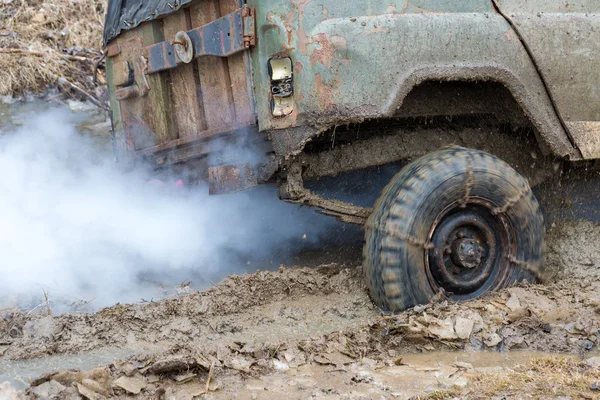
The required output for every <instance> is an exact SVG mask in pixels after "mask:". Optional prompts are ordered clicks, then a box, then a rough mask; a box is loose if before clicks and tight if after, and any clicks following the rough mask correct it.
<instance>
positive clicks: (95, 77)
mask: <svg viewBox="0 0 600 400" xmlns="http://www.w3.org/2000/svg"><path fill="white" fill-rule="evenodd" d="M105 57H106V53H104V52H102V57H100V59H98V61H96V62H94V85H97V84H98V66H99V65H100V63H101V62H102V60H104V58H105Z"/></svg>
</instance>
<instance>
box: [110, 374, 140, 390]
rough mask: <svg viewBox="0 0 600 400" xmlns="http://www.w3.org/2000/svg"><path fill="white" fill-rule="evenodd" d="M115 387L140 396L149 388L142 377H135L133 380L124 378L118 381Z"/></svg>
mask: <svg viewBox="0 0 600 400" xmlns="http://www.w3.org/2000/svg"><path fill="white" fill-rule="evenodd" d="M113 385H114V386H116V387H119V388H121V389H123V390H125V391H127V392H129V393H131V394H139V393H140V392H141V391H142V390H143V389H144V388H145V387H146V386H147V382H146V379H144V378H143V377H142V376H134V377H131V378H130V377H128V376H122V377H120V378H119V379H117V380H116V381H115V382H114V384H113Z"/></svg>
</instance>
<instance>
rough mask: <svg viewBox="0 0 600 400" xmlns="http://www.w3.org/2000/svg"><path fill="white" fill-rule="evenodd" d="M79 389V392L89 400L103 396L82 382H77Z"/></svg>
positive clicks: (98, 399) (95, 399)
mask: <svg viewBox="0 0 600 400" xmlns="http://www.w3.org/2000/svg"><path fill="white" fill-rule="evenodd" d="M77 391H78V392H79V394H80V395H81V396H82V397H83V398H84V399H87V400H100V399H102V396H101V395H99V394H98V393H96V392H94V391H93V390H91V389H88V388H87V387H85V386H83V385H82V384H81V383H78V384H77Z"/></svg>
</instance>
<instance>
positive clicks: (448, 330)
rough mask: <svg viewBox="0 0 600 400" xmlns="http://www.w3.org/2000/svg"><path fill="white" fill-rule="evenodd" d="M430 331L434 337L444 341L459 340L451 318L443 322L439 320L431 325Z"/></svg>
mask: <svg viewBox="0 0 600 400" xmlns="http://www.w3.org/2000/svg"><path fill="white" fill-rule="evenodd" d="M428 330H429V332H430V333H431V334H432V335H434V336H437V337H438V338H439V339H442V340H452V339H456V338H457V336H456V332H455V331H454V324H453V323H452V318H450V317H448V318H446V319H445V320H443V321H439V320H438V322H437V323H433V324H431V325H429V326H428Z"/></svg>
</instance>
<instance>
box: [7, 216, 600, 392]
mask: <svg viewBox="0 0 600 400" xmlns="http://www.w3.org/2000/svg"><path fill="white" fill-rule="evenodd" d="M548 236H549V237H548V240H547V261H546V263H547V265H548V268H549V270H550V274H549V278H548V281H547V282H546V284H544V285H528V284H522V285H520V286H517V287H514V288H510V289H507V290H504V291H501V292H499V293H493V294H490V295H489V296H487V297H485V298H482V299H479V300H475V301H472V302H467V303H461V304H451V303H449V302H448V301H445V300H443V301H433V302H432V303H431V304H429V305H425V306H418V307H415V308H414V309H411V310H409V311H406V312H404V313H402V314H399V315H396V316H387V315H381V314H380V313H379V311H378V310H377V309H376V308H375V307H374V306H373V305H372V303H371V301H370V300H369V297H368V295H367V293H366V291H365V289H364V287H363V284H362V278H361V273H362V271H361V269H360V268H359V267H348V268H347V267H344V266H339V265H336V264H330V265H323V266H321V267H319V268H314V269H309V268H298V267H296V268H286V267H281V268H280V269H279V270H278V271H273V272H269V271H260V272H257V273H255V274H250V275H243V276H231V277H229V278H227V279H225V280H223V281H222V282H220V283H219V284H217V285H215V286H214V287H213V288H211V289H209V290H207V291H204V292H199V293H198V292H196V293H188V294H184V293H182V294H181V295H180V296H179V297H177V298H172V299H166V300H162V301H160V302H147V303H142V304H135V305H121V304H117V305H115V306H113V307H110V308H105V309H102V310H100V311H99V312H97V313H95V314H66V315H47V313H45V312H43V311H42V312H40V313H39V314H38V315H31V314H29V315H28V314H27V313H23V312H20V311H13V312H10V313H6V312H5V314H6V315H4V317H3V318H2V319H1V320H0V355H1V356H0V360H2V364H3V365H4V366H3V367H1V368H0V381H2V380H4V379H10V381H11V383H12V385H13V386H14V387H16V388H20V389H24V388H25V387H26V384H27V383H29V382H28V381H29V379H32V380H31V387H29V388H28V389H27V391H26V392H24V393H23V392H21V393H19V394H17V392H15V391H13V390H14V389H12V386H11V387H9V386H8V383H5V384H4V386H0V397H2V395H3V394H4V395H5V397H6V398H11V399H12V398H32V399H33V398H56V399H71V398H73V399H75V398H80V397H83V398H88V399H100V398H106V397H110V398H115V397H137V398H148V399H162V398H164V399H171V398H173V399H185V398H189V399H192V398H207V399H208V398H210V399H230V398H240V399H245V398H248V399H278V398H294V399H295V398H298V399H308V398H331V399H334V398H335V399H339V398H348V399H383V398H385V399H392V398H432V399H443V398H455V397H458V398H473V399H478V398H490V397H494V398H498V399H500V398H525V397H529V398H560V396H563V397H562V398H589V399H592V398H600V392H599V391H598V385H600V358H599V357H598V356H599V355H600V354H599V353H598V350H599V345H600V331H599V330H600V279H599V277H600V269H599V268H598V266H600V252H598V249H599V248H600V226H598V225H596V224H593V223H591V222H564V223H560V224H558V225H555V226H554V227H553V228H552V229H550V231H549V233H548ZM73 367H77V368H79V370H76V369H71V368H73ZM48 371H51V372H48ZM36 374H37V375H41V376H37V375H36ZM551 377H554V378H555V379H550V378H551ZM3 378H4V379H3ZM10 393H12V394H10ZM10 396H12V397H10Z"/></svg>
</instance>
